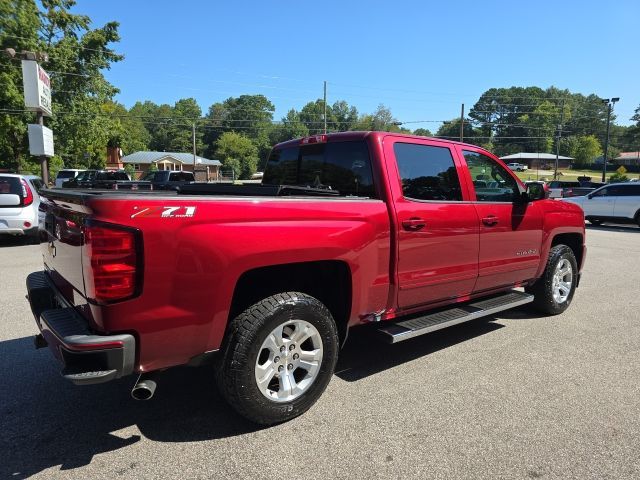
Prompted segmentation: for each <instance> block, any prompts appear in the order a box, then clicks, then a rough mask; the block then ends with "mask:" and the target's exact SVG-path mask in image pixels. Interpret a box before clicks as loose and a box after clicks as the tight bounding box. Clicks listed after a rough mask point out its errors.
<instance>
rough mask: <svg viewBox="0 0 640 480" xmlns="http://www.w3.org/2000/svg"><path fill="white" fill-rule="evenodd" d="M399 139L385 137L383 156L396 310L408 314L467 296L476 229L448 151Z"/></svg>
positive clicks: (475, 218)
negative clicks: (393, 228) (392, 227)
mask: <svg viewBox="0 0 640 480" xmlns="http://www.w3.org/2000/svg"><path fill="white" fill-rule="evenodd" d="M403 140H404V139H403V138H401V137H386V138H385V140H384V151H385V157H386V158H387V166H388V169H389V171H388V174H389V179H390V184H391V191H392V192H391V193H392V196H393V203H394V206H395V211H396V215H397V233H396V235H397V237H396V238H397V245H398V250H397V275H398V277H397V281H398V287H399V290H398V306H399V307H400V308H401V309H408V308H412V307H416V306H418V305H423V304H426V303H432V302H438V301H443V300H449V299H454V298H457V297H462V296H466V295H469V294H470V293H471V291H472V290H473V286H474V284H475V282H476V277H477V275H478V234H479V230H480V227H479V225H478V216H477V214H476V210H475V207H474V205H473V203H471V202H465V201H463V197H462V190H461V188H460V181H459V177H458V169H457V168H456V164H455V162H454V156H453V152H452V150H451V148H450V146H448V145H443V144H441V143H439V142H432V141H428V140H425V141H423V142H421V143H419V144H417V143H414V142H415V141H413V140H412V143H404V142H403ZM394 159H395V161H393V160H394Z"/></svg>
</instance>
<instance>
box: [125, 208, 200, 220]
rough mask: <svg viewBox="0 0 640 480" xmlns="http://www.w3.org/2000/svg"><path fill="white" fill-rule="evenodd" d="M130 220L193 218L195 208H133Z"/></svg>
mask: <svg viewBox="0 0 640 480" xmlns="http://www.w3.org/2000/svg"><path fill="white" fill-rule="evenodd" d="M133 209H134V210H136V211H135V212H134V213H132V214H131V218H142V217H144V218H185V217H193V216H194V215H195V213H196V207H133Z"/></svg>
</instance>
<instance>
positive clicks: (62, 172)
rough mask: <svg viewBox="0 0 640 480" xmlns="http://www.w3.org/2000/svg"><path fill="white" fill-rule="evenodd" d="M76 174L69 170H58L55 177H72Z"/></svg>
mask: <svg viewBox="0 0 640 480" xmlns="http://www.w3.org/2000/svg"><path fill="white" fill-rule="evenodd" d="M75 176H76V172H73V171H71V170H60V171H59V172H58V175H57V176H56V178H74V177H75Z"/></svg>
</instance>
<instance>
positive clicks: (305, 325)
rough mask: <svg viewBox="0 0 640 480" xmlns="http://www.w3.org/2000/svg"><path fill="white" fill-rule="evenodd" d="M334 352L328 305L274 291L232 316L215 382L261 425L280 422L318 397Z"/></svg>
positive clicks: (334, 335) (328, 376) (330, 369)
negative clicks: (234, 316)
mask: <svg viewBox="0 0 640 480" xmlns="http://www.w3.org/2000/svg"><path fill="white" fill-rule="evenodd" d="M337 356H338V332H337V328H336V325H335V322H334V320H333V317H332V316H331V313H330V312H329V310H328V309H327V308H326V307H325V306H324V305H323V304H322V303H321V302H320V301H319V300H317V299H315V298H313V297H311V296H309V295H306V294H303V293H298V292H286V293H280V294H277V295H273V296H271V297H268V298H265V299H264V300H262V301H260V302H258V303H256V304H254V305H252V306H251V307H249V308H248V309H246V310H245V311H244V312H243V313H241V314H240V315H238V317H236V318H235V319H234V320H233V321H232V323H231V325H230V330H229V333H228V334H227V337H226V339H225V344H224V346H223V351H222V358H221V359H220V363H219V365H218V372H217V378H218V385H219V387H220V391H221V392H222V394H223V395H224V397H225V398H226V400H227V401H228V402H229V404H230V405H231V406H232V407H233V408H234V409H235V410H236V411H237V412H238V413H240V414H241V415H242V416H244V417H246V418H248V419H249V420H251V421H253V422H256V423H260V424H264V425H271V424H275V423H280V422H284V421H287V420H290V419H292V418H295V417H297V416H298V415H301V414H302V413H304V412H306V411H307V410H308V409H309V408H311V406H312V405H313V404H314V403H315V402H316V401H317V400H318V398H319V397H320V395H322V392H324V390H325V388H326V387H327V384H328V383H329V380H330V379H331V376H332V375H333V370H334V368H335V364H336V360H337Z"/></svg>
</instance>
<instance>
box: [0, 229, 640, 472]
mask: <svg viewBox="0 0 640 480" xmlns="http://www.w3.org/2000/svg"><path fill="white" fill-rule="evenodd" d="M587 244H588V248H589V251H588V257H587V264H586V267H585V271H584V276H583V280H582V284H581V286H580V288H579V289H578V291H577V293H576V295H575V298H574V302H573V304H572V306H571V308H570V309H569V310H568V311H567V312H565V313H564V314H563V315H560V316H557V317H553V318H541V317H538V316H537V315H536V314H535V313H533V312H531V311H529V310H527V309H520V310H514V311H511V312H505V313H503V314H500V315H498V316H496V317H493V318H492V319H491V321H478V322H475V323H472V324H468V325H461V326H457V327H452V328H450V329H448V330H445V331H442V332H438V333H435V334H431V335H429V336H423V337H419V338H416V339H413V340H409V341H407V342H403V343H401V344H397V345H394V346H387V345H381V344H377V343H371V341H372V340H371V338H370V332H369V331H366V330H365V331H360V332H358V333H355V334H353V335H352V336H351V338H350V342H349V343H348V344H347V347H346V349H345V350H344V351H343V352H342V356H341V359H340V361H339V364H338V371H337V373H336V375H335V376H334V378H333V379H332V381H331V383H330V385H329V387H328V389H327V391H326V392H325V394H324V395H323V396H322V398H321V399H320V401H319V402H318V404H316V406H314V407H313V408H312V409H311V410H310V411H309V412H308V413H307V414H305V415H303V416H302V417H300V418H298V419H296V420H294V421H292V422H289V423H286V424H284V425H280V426H276V427H272V428H263V429H260V428H256V427H255V426H253V425H252V424H250V423H248V422H246V421H245V420H243V419H242V418H240V417H238V416H237V415H236V414H235V413H234V412H233V411H232V410H231V409H230V408H229V407H228V406H227V405H226V404H225V403H224V402H223V401H222V400H221V398H220V396H219V394H218V393H217V392H216V389H215V387H214V383H213V381H212V375H211V373H210V371H209V370H208V369H187V368H184V369H174V370H172V371H169V372H166V374H165V375H164V377H163V378H162V379H161V380H160V381H159V385H158V390H157V392H156V396H155V397H154V399H152V400H151V401H149V402H135V401H133V400H130V398H129V390H130V387H131V385H132V383H133V379H131V378H129V379H122V380H119V381H117V382H114V383H110V384H104V385H95V386H90V387H75V386H73V385H70V384H68V383H65V382H64V381H63V380H62V379H61V378H60V376H59V374H58V370H57V368H56V365H55V364H54V363H53V361H52V357H51V354H50V353H49V351H48V350H46V349H43V350H37V351H36V350H34V349H33V346H32V336H33V334H35V333H36V327H35V324H34V321H33V319H32V317H31V314H30V311H29V308H28V304H27V302H26V300H25V298H24V294H25V290H24V279H25V277H26V275H27V274H28V273H29V272H31V271H34V270H37V269H39V268H40V259H39V255H38V247H37V246H19V245H16V244H11V243H9V244H7V242H3V243H2V245H1V246H0V281H1V288H0V305H1V306H2V307H1V310H0V362H1V365H2V368H1V369H0V385H1V386H2V387H1V389H0V412H1V416H0V432H2V433H1V436H0V457H2V459H1V460H0V478H25V477H30V476H33V477H35V478H78V479H87V478H136V479H143V478H158V479H161V478H190V479H195V478H215V479H220V478H234V479H244V478H251V479H262V478H264V479H270V480H274V479H298V478H306V479H314V478H345V479H346V478H349V479H360V478H362V479H374V478H402V479H405V478H420V479H425V478H434V479H455V478H469V479H496V478H504V479H517V478H522V479H529V478H543V479H552V478H553V479H570V478H575V479H590V478H593V479H606V478H610V479H637V478H640V315H639V312H640V295H639V294H638V293H639V286H640V268H638V267H639V266H640V229H638V228H636V227H626V228H616V227H612V228H607V227H603V228H589V229H588V240H587Z"/></svg>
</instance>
